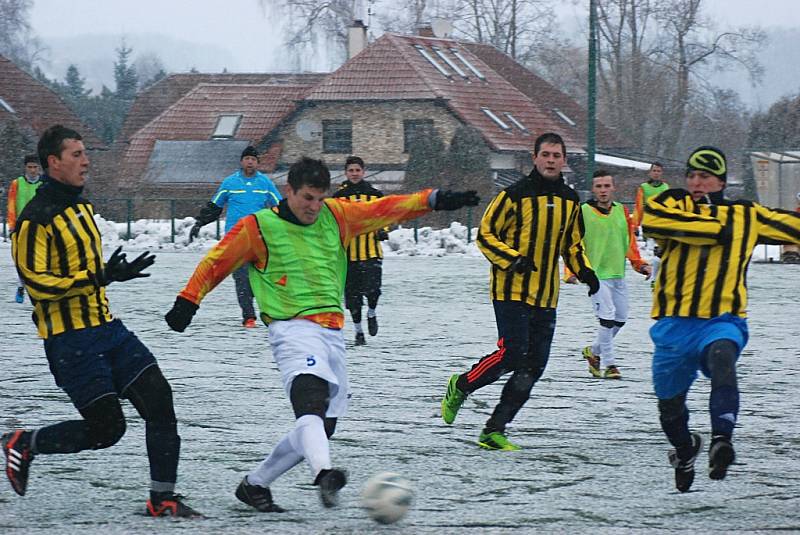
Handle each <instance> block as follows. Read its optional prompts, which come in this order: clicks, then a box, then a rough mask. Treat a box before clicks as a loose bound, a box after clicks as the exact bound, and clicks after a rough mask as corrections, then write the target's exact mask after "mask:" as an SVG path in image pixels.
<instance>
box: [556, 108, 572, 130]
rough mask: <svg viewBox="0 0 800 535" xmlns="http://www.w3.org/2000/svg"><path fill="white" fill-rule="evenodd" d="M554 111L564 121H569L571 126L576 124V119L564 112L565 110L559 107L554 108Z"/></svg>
mask: <svg viewBox="0 0 800 535" xmlns="http://www.w3.org/2000/svg"><path fill="white" fill-rule="evenodd" d="M553 111H554V112H555V113H556V115H558V116H559V118H560V119H561V120H562V121H564V122H565V123H567V124H568V125H570V126H575V124H576V123H575V121H573V120H572V119H570V118H569V116H568V115H567V114H566V113H564V112H563V111H561V110H559V109H558V108H553Z"/></svg>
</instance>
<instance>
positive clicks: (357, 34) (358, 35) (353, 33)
mask: <svg viewBox="0 0 800 535" xmlns="http://www.w3.org/2000/svg"><path fill="white" fill-rule="evenodd" d="M365 48H367V27H366V26H364V21H362V20H360V19H356V20H354V21H353V24H352V25H350V27H349V28H348V29H347V59H353V57H355V56H356V54H358V53H359V52H361V51H362V50H364V49H365Z"/></svg>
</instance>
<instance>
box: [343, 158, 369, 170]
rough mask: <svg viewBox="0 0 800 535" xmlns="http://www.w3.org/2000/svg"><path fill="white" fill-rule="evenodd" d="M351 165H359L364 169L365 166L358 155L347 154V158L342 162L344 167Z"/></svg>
mask: <svg viewBox="0 0 800 535" xmlns="http://www.w3.org/2000/svg"><path fill="white" fill-rule="evenodd" d="M351 165H358V166H361V169H364V168H365V167H366V166H365V165H364V160H362V159H361V158H359V157H358V156H348V157H347V160H345V162H344V168H345V169H347V168H348V167H350V166H351Z"/></svg>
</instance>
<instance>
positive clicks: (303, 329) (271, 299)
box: [166, 158, 478, 512]
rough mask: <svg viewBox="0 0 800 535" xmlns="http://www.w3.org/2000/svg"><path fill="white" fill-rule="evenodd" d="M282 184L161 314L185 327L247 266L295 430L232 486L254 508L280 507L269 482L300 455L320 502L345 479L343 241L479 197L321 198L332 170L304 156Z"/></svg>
mask: <svg viewBox="0 0 800 535" xmlns="http://www.w3.org/2000/svg"><path fill="white" fill-rule="evenodd" d="M288 182H289V184H288V187H287V188H286V197H285V198H284V199H283V200H281V201H280V203H279V204H278V206H276V207H273V208H268V209H263V210H259V211H258V212H255V213H254V214H251V215H247V216H244V217H243V218H241V219H240V220H239V222H237V223H236V225H234V226H233V228H232V229H231V230H230V231H229V232H228V233H227V234H225V237H224V238H223V239H222V241H220V242H219V243H218V244H217V245H216V246H215V247H214V248H213V249H212V250H211V251H210V252H209V253H208V254H207V255H206V257H205V258H204V259H203V260H202V261H201V262H200V264H199V265H198V266H197V269H196V270H195V272H194V274H193V275H192V277H191V279H190V280H189V282H188V283H187V285H186V287H185V288H184V289H183V290H182V291H181V292H180V294H179V295H178V298H177V299H176V300H175V305H174V306H173V307H172V310H170V311H169V312H168V313H167V316H166V320H167V323H168V324H169V326H170V328H172V329H173V330H175V331H178V332H183V330H184V329H185V328H186V327H187V326H188V325H189V323H190V322H191V320H192V317H193V316H194V314H195V312H196V311H197V309H198V308H199V305H200V302H201V301H202V299H203V298H204V297H205V296H206V295H207V294H208V292H210V291H211V290H212V289H213V288H214V287H215V286H217V285H218V284H219V283H220V282H222V280H223V279H224V278H225V277H227V276H228V275H229V274H230V273H232V272H234V271H235V270H236V269H238V268H239V267H240V266H242V265H244V264H246V263H250V267H249V271H250V285H251V287H252V288H253V294H254V295H255V298H256V302H257V303H258V307H259V309H260V311H261V319H262V320H263V321H264V322H265V323H267V324H268V326H269V342H270V346H271V348H272V356H273V358H274V359H275V363H276V364H277V365H278V369H279V370H280V372H281V376H282V378H283V385H284V389H285V390H286V393H287V395H288V396H289V399H290V400H291V403H292V408H293V409H294V413H295V427H294V429H292V430H291V431H290V432H289V433H287V434H286V435H285V436H284V437H283V438H282V439H281V440H280V441H279V442H278V444H277V445H276V446H275V448H274V449H273V450H272V453H270V454H269V456H267V457H266V458H265V459H264V461H263V462H262V463H261V464H260V465H259V466H258V467H256V468H255V469H254V470H252V471H251V472H249V473H248V474H247V475H246V476H245V477H244V478H243V479H242V482H241V483H240V484H239V486H238V488H237V489H236V497H237V498H238V499H239V500H240V501H242V502H244V503H246V504H247V505H249V506H251V507H253V508H255V509H257V510H258V511H262V512H281V511H283V509H282V508H281V507H279V506H278V505H276V504H275V503H274V502H273V499H272V492H271V490H270V485H271V484H272V483H273V482H274V481H275V480H276V479H277V478H278V477H280V476H281V475H282V474H283V473H285V472H287V471H288V470H290V469H291V468H293V467H294V466H296V465H298V464H300V463H301V462H302V461H303V460H305V461H306V462H307V464H308V466H309V468H310V471H311V477H312V480H313V482H314V485H316V486H318V487H319V491H320V498H321V499H322V504H323V505H324V506H325V507H332V506H334V505H336V503H337V494H338V491H339V490H340V489H341V488H342V487H344V485H345V483H346V481H347V478H346V475H345V472H344V471H343V470H340V469H338V468H333V467H332V465H331V455H330V448H329V442H328V439H329V438H330V437H331V435H333V432H334V430H335V428H336V422H337V419H338V418H339V417H340V416H343V415H344V413H345V411H346V409H347V400H348V397H349V387H348V381H347V366H346V364H347V360H346V354H345V346H344V337H343V335H342V327H343V326H344V309H343V307H342V299H343V297H344V286H345V279H346V275H347V255H346V251H347V246H348V245H349V243H350V242H351V241H352V240H353V239H354V238H356V237H357V236H359V235H361V234H365V233H369V232H374V231H376V230H379V229H381V228H383V227H385V226H387V225H389V224H392V223H397V222H400V221H404V220H407V219H412V218H415V217H418V216H421V215H423V214H425V213H428V212H429V211H430V210H431V209H433V210H455V209H458V208H461V207H462V206H476V205H477V204H478V197H477V196H476V195H475V192H474V191H466V192H450V191H439V190H424V191H420V192H417V193H412V194H410V195H388V196H386V197H382V198H380V199H377V200H374V201H369V202H353V201H350V200H348V199H343V198H327V196H328V189H329V188H330V172H329V171H328V168H327V167H326V166H325V164H324V163H323V162H321V161H320V160H312V159H309V158H302V159H301V160H300V161H298V162H296V163H295V164H293V165H292V167H291V168H290V169H289V176H288Z"/></svg>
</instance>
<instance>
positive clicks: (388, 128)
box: [277, 101, 460, 166]
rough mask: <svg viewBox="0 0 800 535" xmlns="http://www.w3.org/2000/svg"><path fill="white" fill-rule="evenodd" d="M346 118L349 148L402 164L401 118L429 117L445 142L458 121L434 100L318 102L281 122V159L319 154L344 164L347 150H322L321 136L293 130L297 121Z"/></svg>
mask: <svg viewBox="0 0 800 535" xmlns="http://www.w3.org/2000/svg"><path fill="white" fill-rule="evenodd" d="M331 119H334V120H335V119H350V120H352V121H353V134H352V136H353V137H352V149H353V150H352V152H351V153H350V154H355V155H358V156H361V157H362V158H364V160H365V162H366V163H367V165H368V166H369V164H370V163H372V162H374V163H380V164H399V165H404V164H405V163H406V161H407V160H408V153H405V152H403V148H404V147H403V121H404V120H407V119H432V120H433V127H434V128H435V129H436V130H437V132H438V133H439V135H440V136H441V137H442V140H443V141H444V142H445V144H447V143H449V142H450V139H452V137H453V134H454V133H455V130H456V128H457V127H458V125H459V124H460V122H459V121H458V120H457V119H456V118H455V117H454V116H453V115H452V114H451V113H450V112H449V111H448V110H447V109H446V108H445V107H444V106H442V105H439V104H437V103H435V102H414V101H405V102H396V101H395V102H375V103H365V102H357V103H355V102H353V103H348V102H330V103H328V102H322V103H319V102H318V103H315V105H314V106H309V107H306V108H304V109H303V110H301V111H300V113H298V114H296V115H295V116H294V117H293V118H292V120H291V121H289V122H288V123H287V124H286V125H285V126H283V127H282V128H281V130H280V132H279V133H278V136H277V137H278V138H279V139H280V140H281V141H282V142H283V153H282V154H281V161H282V162H283V163H288V164H291V163H292V162H294V161H295V160H297V159H298V158H300V157H301V156H309V157H312V158H321V159H323V160H325V162H326V163H328V164H329V165H344V162H345V160H346V159H347V157H348V156H350V154H329V153H324V152H322V136H317V137H315V138H314V139H313V140H312V141H304V140H303V139H301V138H300V136H299V135H298V134H297V131H296V126H297V123H298V122H299V121H302V120H312V121H315V122H319V123H321V122H322V121H323V120H331Z"/></svg>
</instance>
